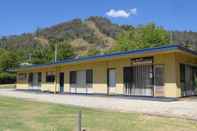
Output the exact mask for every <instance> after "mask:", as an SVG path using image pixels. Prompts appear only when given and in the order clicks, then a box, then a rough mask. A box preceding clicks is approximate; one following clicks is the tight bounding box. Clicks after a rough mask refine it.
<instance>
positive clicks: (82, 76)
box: [77, 71, 86, 88]
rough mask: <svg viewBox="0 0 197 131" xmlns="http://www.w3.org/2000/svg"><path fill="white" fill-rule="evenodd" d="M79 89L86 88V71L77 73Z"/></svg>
mask: <svg viewBox="0 0 197 131" xmlns="http://www.w3.org/2000/svg"><path fill="white" fill-rule="evenodd" d="M77 87H79V88H85V87H86V71H77Z"/></svg>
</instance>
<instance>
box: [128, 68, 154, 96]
mask: <svg viewBox="0 0 197 131" xmlns="http://www.w3.org/2000/svg"><path fill="white" fill-rule="evenodd" d="M124 85H125V88H124V94H125V95H133V96H153V66H152V65H151V64H150V65H136V66H131V67H125V68H124Z"/></svg>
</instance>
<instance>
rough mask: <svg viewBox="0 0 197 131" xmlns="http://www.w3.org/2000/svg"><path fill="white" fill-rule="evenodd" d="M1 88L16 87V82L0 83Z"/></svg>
mask: <svg viewBox="0 0 197 131" xmlns="http://www.w3.org/2000/svg"><path fill="white" fill-rule="evenodd" d="M1 88H16V84H0V89H1Z"/></svg>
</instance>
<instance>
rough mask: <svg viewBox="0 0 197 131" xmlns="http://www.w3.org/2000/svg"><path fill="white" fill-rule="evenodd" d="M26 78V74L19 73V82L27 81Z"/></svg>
mask: <svg viewBox="0 0 197 131" xmlns="http://www.w3.org/2000/svg"><path fill="white" fill-rule="evenodd" d="M26 78H27V75H26V73H19V74H18V80H19V81H25V80H26Z"/></svg>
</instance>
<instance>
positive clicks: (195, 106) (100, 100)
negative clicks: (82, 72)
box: [0, 89, 197, 120]
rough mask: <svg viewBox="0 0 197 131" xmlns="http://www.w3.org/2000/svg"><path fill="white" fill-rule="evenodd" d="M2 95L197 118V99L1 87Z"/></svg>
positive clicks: (123, 110)
mask: <svg viewBox="0 0 197 131" xmlns="http://www.w3.org/2000/svg"><path fill="white" fill-rule="evenodd" d="M0 95H2V96H10V97H17V98H24V99H30V100H33V101H42V102H52V103H58V104H65V105H75V106H83V107H90V108H97V109H98V108H99V109H107V110H114V111H121V112H139V113H145V114H151V115H161V116H169V117H181V118H187V119H194V120H197V101H195V100H194V101H192V100H185V101H184V100H181V101H171V102H162V101H153V99H152V100H151V99H148V98H147V100H146V99H144V100H143V99H136V98H128V97H107V96H106V97H105V96H91V95H90V96H83V95H68V94H65V95H60V94H55V95H54V94H48V93H35V92H24V91H16V90H14V89H0Z"/></svg>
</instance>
